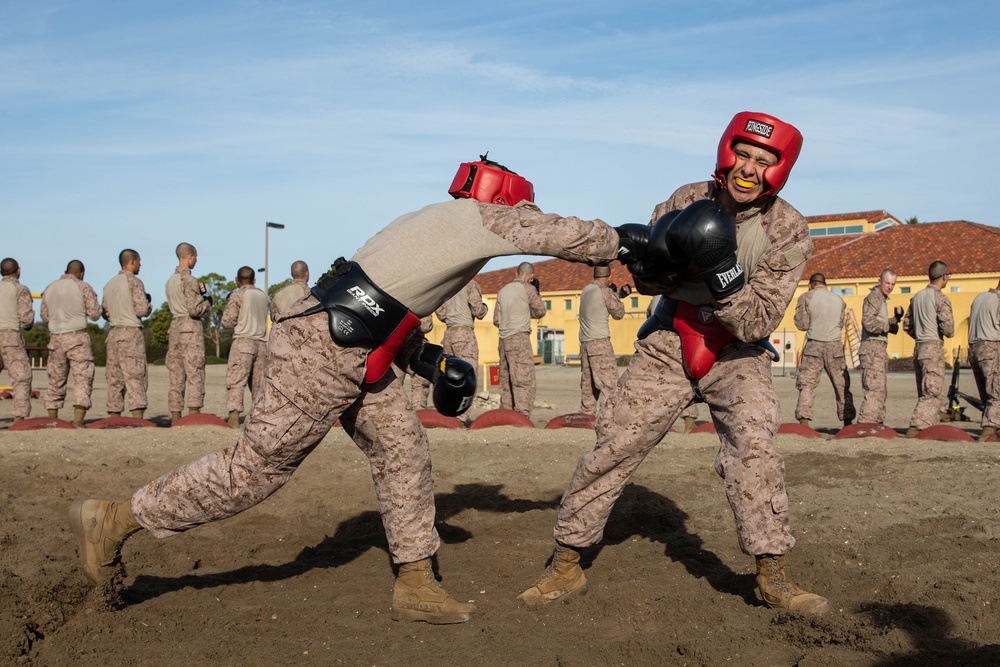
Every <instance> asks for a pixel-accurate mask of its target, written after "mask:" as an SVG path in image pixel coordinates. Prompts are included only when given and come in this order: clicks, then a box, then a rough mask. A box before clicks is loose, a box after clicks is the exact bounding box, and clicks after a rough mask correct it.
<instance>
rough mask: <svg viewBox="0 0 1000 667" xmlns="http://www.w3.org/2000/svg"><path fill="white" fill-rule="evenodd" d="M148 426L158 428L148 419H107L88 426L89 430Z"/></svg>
mask: <svg viewBox="0 0 1000 667" xmlns="http://www.w3.org/2000/svg"><path fill="white" fill-rule="evenodd" d="M146 426H152V427H154V428H155V427H156V424H154V423H153V422H151V421H149V420H148V419H138V418H136V417H105V418H104V419H98V420H97V421H94V422H91V423H90V424H88V425H87V428H143V427H146Z"/></svg>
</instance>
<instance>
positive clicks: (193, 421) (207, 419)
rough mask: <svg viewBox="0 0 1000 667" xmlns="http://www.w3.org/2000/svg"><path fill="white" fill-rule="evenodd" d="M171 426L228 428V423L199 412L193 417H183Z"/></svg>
mask: <svg viewBox="0 0 1000 667" xmlns="http://www.w3.org/2000/svg"><path fill="white" fill-rule="evenodd" d="M171 426H224V427H226V428H229V422H227V421H226V420H225V419H222V418H220V417H216V416H215V415H213V414H209V413H207V412H199V413H198V414H194V415H184V416H183V417H181V418H180V419H178V420H177V421H175V422H174V423H173V424H171Z"/></svg>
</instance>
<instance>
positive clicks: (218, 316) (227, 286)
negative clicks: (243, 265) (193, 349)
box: [198, 273, 236, 357]
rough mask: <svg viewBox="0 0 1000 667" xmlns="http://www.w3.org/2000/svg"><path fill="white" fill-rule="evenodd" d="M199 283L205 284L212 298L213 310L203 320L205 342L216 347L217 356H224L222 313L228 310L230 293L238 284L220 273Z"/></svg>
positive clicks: (209, 276)
mask: <svg viewBox="0 0 1000 667" xmlns="http://www.w3.org/2000/svg"><path fill="white" fill-rule="evenodd" d="M198 282H200V283H204V285H205V294H206V295H208V296H211V297H212V308H211V309H210V310H209V311H208V315H206V316H205V317H203V318H202V324H203V325H204V327H205V340H206V341H208V342H209V343H211V344H212V345H213V346H214V347H215V356H216V357H221V356H222V342H223V339H224V338H225V333H224V332H223V328H222V311H223V310H225V309H226V298H227V297H228V296H229V294H230V292H232V291H233V290H234V289H236V283H235V282H233V281H232V280H226V277H225V276H223V275H220V274H218V273H208V274H205V275H204V276H202V277H201V278H198Z"/></svg>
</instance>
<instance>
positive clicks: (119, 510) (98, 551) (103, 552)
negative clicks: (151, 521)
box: [69, 498, 142, 583]
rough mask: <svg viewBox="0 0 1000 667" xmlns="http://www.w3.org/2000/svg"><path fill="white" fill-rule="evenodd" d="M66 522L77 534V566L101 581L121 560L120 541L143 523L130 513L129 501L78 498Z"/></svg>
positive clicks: (112, 571)
mask: <svg viewBox="0 0 1000 667" xmlns="http://www.w3.org/2000/svg"><path fill="white" fill-rule="evenodd" d="M69 523H70V525H71V526H72V527H73V534H74V535H76V548H77V553H78V554H79V556H80V565H81V566H82V567H83V571H84V572H86V573H87V576H88V577H90V578H91V579H93V580H94V581H95V582H97V583H101V582H102V581H104V580H105V579H107V578H108V577H110V576H111V575H112V574H114V572H115V570H116V568H117V567H118V565H119V564H120V563H121V550H122V543H123V542H125V538H127V537H128V536H129V535H131V534H132V533H134V532H136V531H138V530H139V529H140V528H142V526H140V525H139V522H138V521H136V520H135V517H134V516H132V510H131V509H130V508H129V503H128V501H127V500H126V501H123V502H118V503H116V502H111V501H108V500H94V499H92V498H79V499H77V500H75V501H73V504H72V505H70V507H69Z"/></svg>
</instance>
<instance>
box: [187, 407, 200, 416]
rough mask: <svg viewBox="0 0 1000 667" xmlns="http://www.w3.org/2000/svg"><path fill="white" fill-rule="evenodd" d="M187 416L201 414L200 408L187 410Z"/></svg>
mask: <svg viewBox="0 0 1000 667" xmlns="http://www.w3.org/2000/svg"><path fill="white" fill-rule="evenodd" d="M188 414H189V415H200V414H201V408H188Z"/></svg>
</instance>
